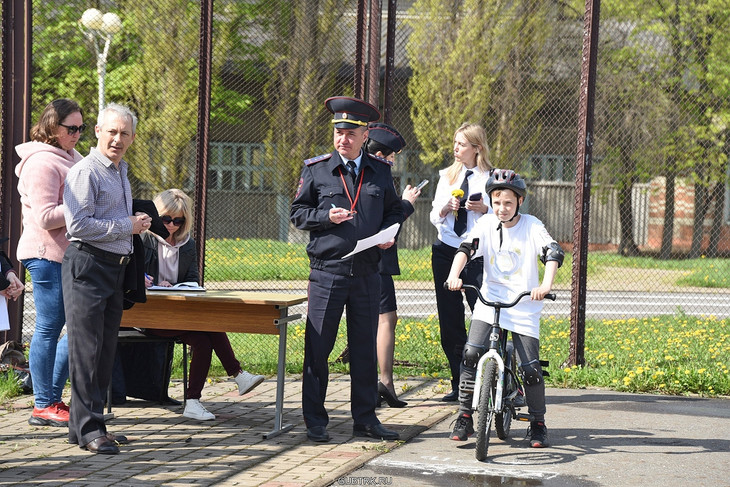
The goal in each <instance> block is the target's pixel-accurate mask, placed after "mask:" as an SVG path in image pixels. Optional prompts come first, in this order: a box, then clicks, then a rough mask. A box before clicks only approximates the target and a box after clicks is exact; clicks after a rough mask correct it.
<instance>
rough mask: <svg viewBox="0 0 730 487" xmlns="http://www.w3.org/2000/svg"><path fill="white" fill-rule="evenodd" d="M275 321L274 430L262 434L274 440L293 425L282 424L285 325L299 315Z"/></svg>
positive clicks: (265, 437) (284, 377) (284, 375)
mask: <svg viewBox="0 0 730 487" xmlns="http://www.w3.org/2000/svg"><path fill="white" fill-rule="evenodd" d="M285 313H286V310H284V317H283V318H282V319H280V320H277V322H276V326H278V327H279V363H278V365H277V368H276V369H277V370H276V410H275V413H274V429H273V430H271V431H270V432H268V433H265V434H264V439H267V440H268V439H269V438H275V437H277V436H279V435H280V434H282V433H286V432H287V431H289V430H291V429H292V428H294V425H293V424H291V423H289V424H282V423H283V419H284V381H285V380H286V333H287V323H288V322H289V321H292V320H294V319H298V318H300V317H301V315H292V316H286V314H285Z"/></svg>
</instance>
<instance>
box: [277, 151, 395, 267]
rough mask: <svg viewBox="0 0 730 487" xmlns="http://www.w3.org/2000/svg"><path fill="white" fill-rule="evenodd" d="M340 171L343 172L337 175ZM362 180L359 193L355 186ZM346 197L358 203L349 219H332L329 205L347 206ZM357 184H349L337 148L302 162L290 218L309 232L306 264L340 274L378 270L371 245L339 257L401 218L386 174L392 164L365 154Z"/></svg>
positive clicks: (376, 253) (377, 257)
mask: <svg viewBox="0 0 730 487" xmlns="http://www.w3.org/2000/svg"><path fill="white" fill-rule="evenodd" d="M341 175H342V176H341ZM360 178H362V187H361V189H360V195H359V197H357V191H358V184H357V183H359V182H360ZM343 179H344V183H345V184H347V188H348V190H349V192H350V197H351V198H352V199H353V200H355V198H357V203H356V206H355V207H354V208H352V209H353V210H355V211H357V214H355V215H354V218H353V219H352V220H348V221H344V222H342V223H340V224H335V223H332V222H331V221H330V219H329V211H330V209H331V208H332V205H334V206H336V207H340V208H345V209H350V199H349V198H348V196H347V192H346V191H345V187H344V185H343ZM357 183H356V184H354V185H353V183H352V180H351V179H350V177H349V175H348V173H347V169H346V167H345V162H344V161H343V160H342V158H341V157H340V154H339V153H338V152H336V151H335V152H333V153H331V154H325V155H322V156H318V157H315V158H312V159H308V160H306V161H304V168H303V170H302V176H301V179H300V180H299V188H298V190H297V194H296V196H295V197H294V201H293V202H292V206H291V213H290V218H291V221H292V223H293V224H294V225H295V226H296V227H297V228H298V229H300V230H308V231H309V232H310V233H309V244H308V245H307V254H308V255H309V266H310V267H311V268H312V269H319V270H322V271H325V272H330V273H332V274H337V275H342V276H366V275H370V274H373V273H376V272H378V262H379V261H380V249H379V248H378V247H371V248H369V249H367V250H364V251H362V252H359V253H357V254H355V255H354V256H352V257H348V258H347V259H342V256H343V255H346V254H348V253H349V252H351V251H352V250H353V249H354V248H355V244H356V243H357V241H358V240H360V239H363V238H367V237H370V236H372V235H374V234H376V233H378V232H379V231H380V230H383V229H385V228H388V227H389V226H391V225H393V224H394V223H401V222H402V221H403V208H402V206H401V202H400V201H401V200H400V198H399V197H398V195H397V193H396V190H395V186H393V178H392V176H391V172H390V162H388V161H386V160H385V159H381V158H379V157H377V156H373V155H371V154H367V153H364V152H363V155H362V159H361V162H360V173H359V176H358V178H357Z"/></svg>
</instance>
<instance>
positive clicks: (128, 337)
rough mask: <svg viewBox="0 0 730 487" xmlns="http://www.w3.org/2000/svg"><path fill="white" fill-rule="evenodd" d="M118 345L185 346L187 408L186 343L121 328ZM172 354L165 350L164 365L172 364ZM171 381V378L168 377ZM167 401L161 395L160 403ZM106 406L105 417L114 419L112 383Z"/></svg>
mask: <svg viewBox="0 0 730 487" xmlns="http://www.w3.org/2000/svg"><path fill="white" fill-rule="evenodd" d="M117 342H118V343H161V342H162V343H172V344H175V343H180V344H181V345H182V346H183V407H185V397H186V396H187V388H188V347H187V345H185V344H184V343H182V342H181V341H180V340H178V339H177V338H175V337H161V336H154V335H146V334H144V333H142V332H141V331H140V330H138V329H137V328H120V329H119V334H118V338H117ZM169 354H170V348H167V349H166V350H165V359H164V363H165V364H168V363H170V360H171V358H172V357H171V356H170V355H169ZM168 381H169V377H168ZM165 399H166V394H164V393H161V395H160V398H159V402H160V403H163V402H164V400H165ZM106 406H107V413H106V414H105V415H104V416H105V417H107V418H113V417H114V414H113V413H112V382H109V387H108V388H107V397H106Z"/></svg>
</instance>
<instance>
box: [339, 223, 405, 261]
mask: <svg viewBox="0 0 730 487" xmlns="http://www.w3.org/2000/svg"><path fill="white" fill-rule="evenodd" d="M399 228H400V223H394V224H392V225H391V226H389V227H388V228H386V229H385V230H381V231H379V232H378V233H376V234H375V235H373V236H371V237H368V238H364V239H362V240H358V241H357V244H356V245H355V250H353V251H352V252H350V253H349V254H347V255H345V256H343V257H342V258H343V259H346V258H347V257H350V256H353V255H355V254H357V253H358V252H362V251H363V250H365V249H369V248H370V247H374V246H376V245H380V244H383V243H386V242H390V241H391V240H393V239H394V238H395V234H396V233H398V229H399Z"/></svg>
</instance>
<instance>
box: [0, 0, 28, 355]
mask: <svg viewBox="0 0 730 487" xmlns="http://www.w3.org/2000/svg"><path fill="white" fill-rule="evenodd" d="M2 5H3V12H2V57H3V59H2V63H3V65H2V69H3V79H2V108H1V110H2V147H1V148H0V150H2V165H3V167H2V175H3V178H2V186H0V200H1V201H2V215H0V236H2V237H8V238H9V240H8V242H7V244H3V246H2V248H3V249H5V250H6V251H7V252H6V253H7V254H8V256H9V257H10V260H11V261H12V262H15V249H17V247H18V239H19V238H20V231H21V230H20V227H21V213H20V195H19V194H18V191H17V189H16V188H17V186H18V177H17V176H16V175H15V171H14V170H13V169H14V168H15V165H16V164H17V162H18V161H19V159H18V156H17V154H16V153H15V146H16V145H18V144H20V143H22V142H25V141H26V140H27V137H28V132H29V131H30V80H31V76H30V65H31V59H32V57H31V52H32V51H31V39H32V36H31V34H32V32H33V16H32V10H31V9H32V6H31V2H26V1H24V0H3V4H2ZM18 276H19V277H20V279H21V280H24V278H25V272H19V273H18ZM8 314H9V318H10V330H9V331H6V332H0V336H2V343H4V342H6V341H8V340H15V341H22V336H23V297H22V296H21V297H20V298H19V299H18V300H17V301H8Z"/></svg>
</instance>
